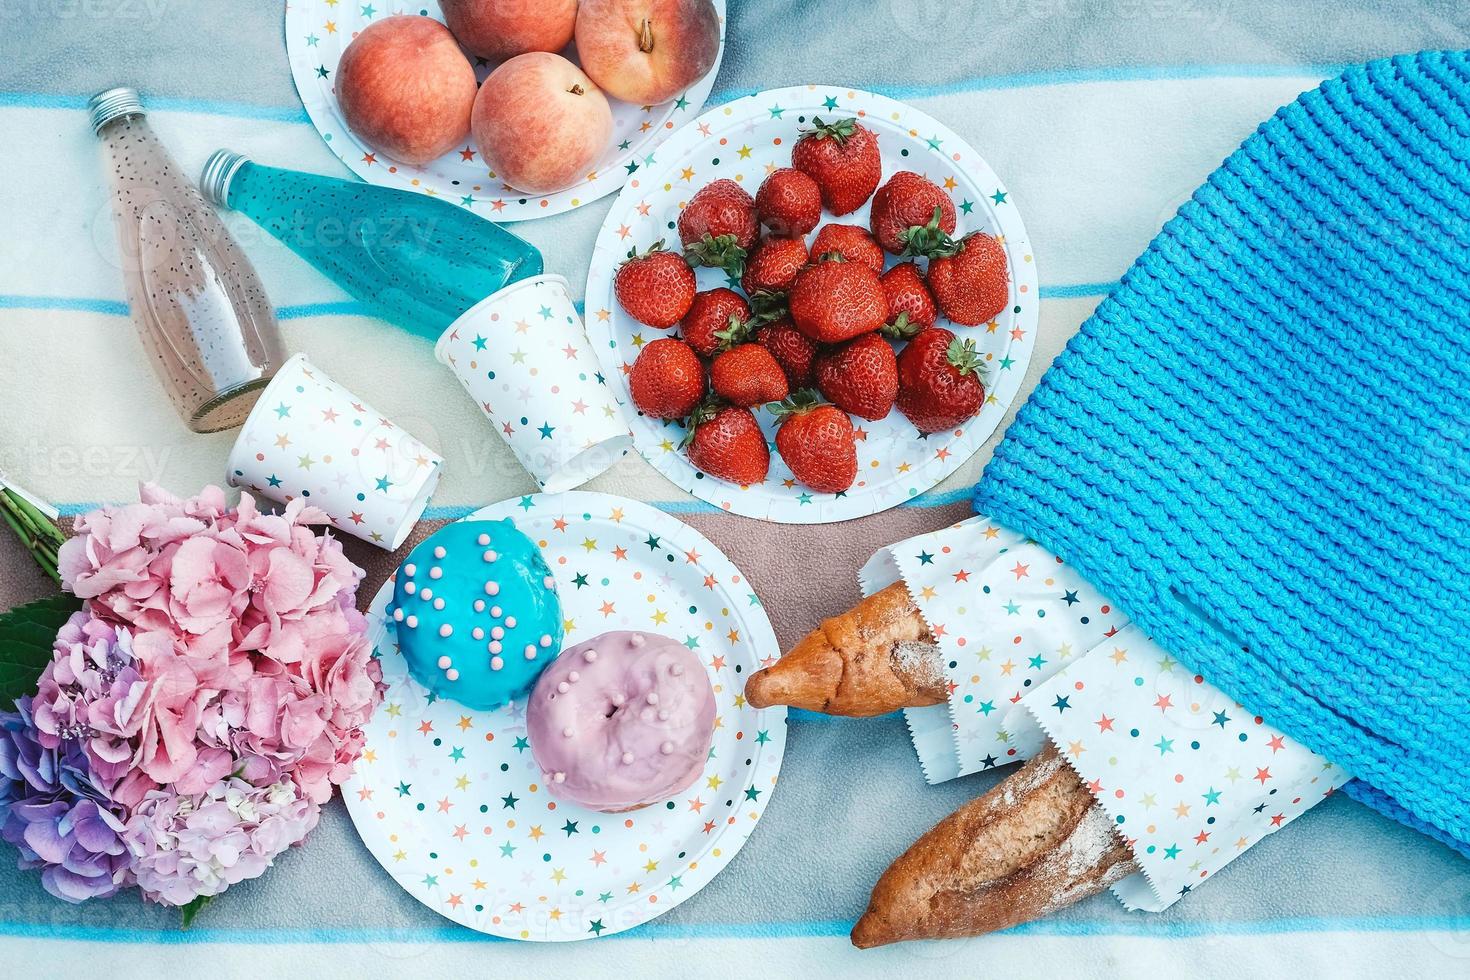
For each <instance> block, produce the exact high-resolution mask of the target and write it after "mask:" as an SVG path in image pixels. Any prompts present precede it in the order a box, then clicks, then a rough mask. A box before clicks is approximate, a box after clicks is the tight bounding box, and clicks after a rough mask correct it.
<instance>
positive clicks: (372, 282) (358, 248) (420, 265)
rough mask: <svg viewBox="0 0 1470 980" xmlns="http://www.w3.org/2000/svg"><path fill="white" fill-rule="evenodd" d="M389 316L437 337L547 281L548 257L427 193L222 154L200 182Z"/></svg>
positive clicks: (221, 203) (217, 200)
mask: <svg viewBox="0 0 1470 980" xmlns="http://www.w3.org/2000/svg"><path fill="white" fill-rule="evenodd" d="M199 186H200V189H201V190H202V191H203V192H204V196H205V197H206V198H207V199H209V200H210V201H211V202H213V203H214V204H215V205H216V206H218V207H223V208H228V209H230V210H234V211H239V212H241V213H242V214H245V215H247V216H249V217H250V219H251V220H253V221H254V222H255V223H256V224H258V225H260V226H261V227H262V228H264V229H265V230H266V231H267V232H269V233H270V234H271V235H272V236H274V237H275V238H277V239H279V240H280V241H281V242H282V243H284V244H285V245H286V246H287V247H288V248H290V249H291V250H292V251H293V252H295V253H296V254H297V255H299V256H301V257H302V258H303V259H305V260H306V261H307V262H310V263H311V264H312V265H313V266H315V267H316V268H317V269H318V270H319V271H320V272H322V273H323V274H324V275H326V276H327V277H328V278H329V279H331V280H332V281H333V282H335V283H337V285H339V286H341V287H342V288H343V289H344V290H345V291H347V292H348V293H350V294H351V295H352V296H353V297H355V298H356V299H358V300H359V301H361V302H362V303H364V304H366V305H367V306H368V307H370V308H371V309H372V311H373V312H374V313H375V314H377V315H378V316H381V317H382V318H383V319H385V320H388V321H390V322H392V323H395V324H397V325H398V326H400V327H403V328H404V329H406V330H408V331H410V332H411V333H414V334H417V335H419V336H422V337H425V338H427V339H428V340H430V341H434V340H437V339H438V338H439V336H440V334H442V333H443V332H444V330H445V329H446V328H447V327H448V326H449V325H450V324H451V323H452V322H454V320H455V319H457V318H458V317H459V315H460V314H462V313H464V312H465V311H466V310H468V309H469V308H470V307H471V306H474V305H475V304H476V303H478V302H479V301H480V300H482V299H484V298H485V297H486V296H489V295H490V294H491V293H493V292H496V291H497V290H500V289H502V288H504V287H505V286H508V285H510V284H511V283H513V282H518V281H520V280H522V279H527V278H530V277H532V276H536V275H540V274H541V271H542V262H541V253H540V252H539V251H537V250H536V249H535V248H534V247H533V246H531V245H530V244H528V243H527V242H525V241H523V240H522V239H520V238H519V237H517V236H515V235H513V234H511V233H510V232H508V231H506V230H505V229H504V228H501V227H500V226H499V225H496V224H494V223H492V222H490V221H487V220H485V219H484V218H481V217H478V216H477V215H475V214H473V213H471V212H470V211H468V210H467V209H465V208H461V207H459V206H457V205H454V204H450V203H449V202H447V201H444V200H441V199H439V198H437V197H432V196H430V195H427V194H420V193H414V192H411V191H403V190H397V189H395V188H392V187H380V186H378V185H376V184H369V183H364V182H362V181H354V180H339V179H337V178H335V177H324V176H321V175H319V174H309V173H302V172H300V171H295V170H283V169H280V168H277V167H267V166H263V165H261V164H258V163H255V162H253V161H251V160H249V159H247V158H246V157H245V156H243V155H241V154H239V153H232V152H231V151H229V150H217V151H215V153H214V154H213V155H212V156H211V157H210V158H209V160H208V162H207V163H206V164H205V165H204V170H203V172H202V173H201V175H200V178H199Z"/></svg>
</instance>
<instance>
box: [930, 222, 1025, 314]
mask: <svg viewBox="0 0 1470 980" xmlns="http://www.w3.org/2000/svg"><path fill="white" fill-rule="evenodd" d="M929 255H930V258H929V291H930V292H931V293H933V294H934V301H935V302H936V303H938V304H939V312H941V313H943V314H944V315H945V316H947V317H949V318H950V319H951V320H953V321H954V322H955V323H962V324H964V325H965V326H969V327H973V326H977V325H979V324H981V323H988V322H989V321H991V320H994V319H995V318H996V317H997V316H999V315H1000V312H1001V310H1004V309H1005V308H1006V304H1007V303H1008V302H1010V271H1009V269H1008V267H1007V264H1006V250H1005V246H1003V245H1001V243H1000V242H999V241H997V240H996V239H994V238H992V237H990V236H989V235H987V234H985V233H984V232H981V231H976V232H971V233H970V234H968V235H966V236H965V237H964V238H961V239H960V240H959V241H957V242H956V241H952V240H950V239H949V237H948V236H945V239H944V241H943V242H941V243H940V244H939V245H937V246H936V247H935V248H934V249H932V250H931V251H930V253H929Z"/></svg>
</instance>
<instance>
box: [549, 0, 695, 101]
mask: <svg viewBox="0 0 1470 980" xmlns="http://www.w3.org/2000/svg"><path fill="white" fill-rule="evenodd" d="M576 34H577V60H578V61H580V62H581V63H582V70H583V71H585V72H586V73H587V74H588V75H589V76H590V77H591V78H592V80H593V81H595V82H596V83H597V84H598V85H601V86H602V87H603V89H604V90H605V91H606V92H607V94H608V95H611V96H612V97H613V98H615V99H622V100H623V101H624V102H631V103H633V104H634V105H657V104H658V103H660V102H666V101H668V100H669V99H672V98H673V97H674V96H676V95H678V94H679V93H680V92H682V91H684V90H685V89H687V88H688V87H689V86H691V85H693V84H694V83H695V82H697V81H698V80H699V79H701V78H703V77H704V75H705V73H706V72H708V71H709V70H710V68H711V66H713V65H714V63H715V58H716V57H718V56H719V52H720V15H719V14H718V13H717V12H716V10H715V5H714V4H713V3H712V2H711V0H582V5H581V7H579V8H578V10H577V32H576Z"/></svg>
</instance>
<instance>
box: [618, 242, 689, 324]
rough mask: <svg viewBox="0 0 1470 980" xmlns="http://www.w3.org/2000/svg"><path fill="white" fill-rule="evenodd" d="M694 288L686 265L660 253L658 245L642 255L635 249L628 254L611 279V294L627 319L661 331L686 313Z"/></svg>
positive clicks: (678, 258) (680, 258)
mask: <svg viewBox="0 0 1470 980" xmlns="http://www.w3.org/2000/svg"><path fill="white" fill-rule="evenodd" d="M696 285H697V284H696V283H695V280H694V270H693V269H691V268H689V263H688V262H685V261H684V257H683V256H682V255H679V254H677V253H675V252H666V251H664V243H663V242H662V241H657V242H654V243H653V244H652V245H650V246H649V247H648V250H647V251H646V252H643V253H642V254H640V253H639V252H638V250H637V249H636V248H635V249H633V250H632V251H630V252H629V253H628V260H627V261H626V262H624V263H623V264H622V265H620V266H619V267H618V273H617V275H616V276H615V277H614V278H613V291H614V292H616V293H617V296H618V302H619V303H621V304H623V309H625V310H627V311H628V315H629V316H631V317H632V318H633V319H635V320H637V321H639V322H640V323H646V324H648V325H649V326H650V327H659V328H661V329H663V328H668V327H672V326H673V325H674V324H676V323H678V322H679V318H680V317H682V316H683V315H684V314H685V313H688V312H689V305H690V304H691V303H693V302H694V290H695V288H696Z"/></svg>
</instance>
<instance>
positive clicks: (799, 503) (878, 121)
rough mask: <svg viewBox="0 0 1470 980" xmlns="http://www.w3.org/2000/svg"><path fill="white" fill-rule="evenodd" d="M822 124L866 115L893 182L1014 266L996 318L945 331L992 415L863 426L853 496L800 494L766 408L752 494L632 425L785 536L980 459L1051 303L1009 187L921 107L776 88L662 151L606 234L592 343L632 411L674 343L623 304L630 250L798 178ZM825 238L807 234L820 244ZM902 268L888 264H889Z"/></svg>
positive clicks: (712, 273) (676, 472) (597, 253)
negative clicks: (649, 353) (797, 154)
mask: <svg viewBox="0 0 1470 980" xmlns="http://www.w3.org/2000/svg"><path fill="white" fill-rule="evenodd" d="M814 116H820V117H821V118H822V119H823V120H825V121H829V122H830V121H831V120H833V119H839V118H843V117H856V118H857V119H859V120H860V121H861V122H862V123H863V124H864V125H865V126H867V127H868V128H870V129H872V130H873V131H874V132H875V133H876V134H877V136H878V145H879V148H880V150H881V152H882V157H883V180H884V181H887V180H888V178H889V177H891V176H892V175H893V174H894V173H896V172H898V171H900V170H913V171H916V172H918V173H920V174H923V175H924V176H926V177H928V178H929V179H930V180H932V181H934V183H936V184H938V185H939V186H940V187H942V188H944V189H945V190H946V191H947V192H948V193H949V194H950V196H951V197H952V198H953V199H954V204H955V210H956V213H957V215H958V218H959V222H958V227H957V229H956V232H955V237H959V236H960V235H963V234H967V233H969V232H971V231H985V232H988V233H989V234H991V235H996V236H999V237H1000V238H1001V240H1002V241H1003V243H1004V245H1005V249H1006V254H1007V257H1008V259H1009V261H1010V279H1011V283H1010V297H1009V299H1010V302H1009V303H1008V304H1007V306H1006V308H1005V310H1004V311H1003V312H1002V313H1001V314H1000V315H999V316H998V317H996V318H995V319H994V320H992V321H991V322H990V323H987V324H983V325H981V326H978V327H963V326H957V325H955V324H953V323H950V322H949V321H948V320H945V319H943V318H941V319H940V320H939V321H938V323H939V325H940V326H943V327H946V328H947V329H950V330H952V331H954V332H955V333H956V334H957V335H958V336H960V337H962V338H969V339H973V340H974V341H975V344H976V346H977V347H978V348H979V350H980V352H981V354H982V355H983V357H984V359H985V390H986V400H985V404H984V407H983V408H982V409H981V410H980V413H979V414H978V415H976V416H975V417H974V418H972V419H970V421H968V422H966V423H965V424H964V425H962V426H959V427H957V428H955V429H953V430H950V431H947V432H940V433H935V434H933V435H930V436H924V435H922V434H921V433H919V431H918V430H917V429H915V428H914V427H913V425H911V424H910V423H909V421H908V420H907V419H905V418H904V417H903V415H902V414H900V413H899V412H898V410H897V409H894V410H893V411H891V412H889V414H888V417H887V418H884V419H882V420H880V421H877V422H868V421H864V420H863V419H858V418H854V419H853V422H854V427H855V428H856V431H857V438H858V443H857V451H858V473H857V480H856V482H855V483H854V484H853V486H852V487H851V488H850V489H849V490H847V491H846V492H845V493H840V494H830V493H817V492H815V491H812V490H808V489H807V488H806V487H803V486H802V485H801V484H799V483H797V482H796V480H795V479H794V478H793V477H792V475H791V470H790V469H789V468H787V466H786V464H785V463H784V462H783V461H782V460H781V458H780V456H779V455H777V454H775V453H774V447H775V439H774V437H775V430H776V425H775V419H774V417H773V416H772V415H771V413H770V412H769V411H768V410H766V409H765V408H762V409H760V410H758V411H757V412H756V418H758V419H759V420H760V423H761V428H762V429H763V430H764V431H765V433H766V436H767V441H768V442H769V443H770V444H771V446H772V449H773V453H772V456H771V468H770V472H769V473H768V474H767V476H766V479H765V481H764V482H763V483H760V484H756V485H753V486H749V487H739V486H735V485H734V484H731V483H726V482H725V481H723V480H719V479H716V478H714V477H710V476H707V475H705V474H704V473H701V472H699V470H698V469H696V468H695V466H694V465H693V464H692V463H690V462H689V459H688V457H686V456H685V454H684V452H683V451H682V450H681V449H680V448H679V443H680V441H681V440H682V439H683V437H684V429H683V427H682V426H681V424H680V423H678V422H664V421H661V420H659V419H654V418H648V417H646V416H643V415H641V414H640V415H638V416H636V417H634V418H633V419H632V420H631V421H632V423H633V435H634V439H635V440H636V443H637V446H638V450H639V452H641V453H642V454H643V456H644V458H646V459H647V460H648V461H649V462H650V463H652V464H653V465H654V466H655V467H657V468H658V470H659V471H660V472H661V473H663V474H664V475H665V476H667V477H668V478H669V479H670V480H673V481H674V482H675V483H676V484H678V485H679V486H681V487H683V488H684V489H685V490H688V491H689V492H690V493H692V494H694V495H695V496H696V497H699V498H700V499H702V500H705V501H708V502H709V503H711V504H714V505H715V506H716V507H719V508H721V509H722V510H726V511H729V512H731V513H735V514H743V515H745V516H747V517H758V518H761V519H764V520H769V521H777V522H780V523H786V524H823V523H828V522H831V521H845V520H851V519H852V518H855V517H864V516H866V515H868V514H875V513H877V512H878V511H882V510H887V509H888V508H890V507H893V506H896V505H897V504H900V503H903V502H904V501H905V500H909V499H911V498H913V497H916V496H918V495H919V494H921V493H923V492H924V491H925V490H928V489H930V488H931V487H933V486H934V485H935V484H937V483H939V482H940V481H941V480H943V479H944V478H945V477H947V476H949V475H950V474H951V473H953V472H954V471H955V470H956V469H958V468H959V467H960V465H961V464H963V463H964V462H965V461H966V460H967V459H969V458H970V457H971V456H973V455H974V454H975V451H976V450H978V449H979V448H980V447H981V446H982V445H983V444H984V442H985V440H986V439H988V438H989V437H990V435H991V433H993V432H994V431H995V428H996V426H997V425H999V424H1000V420H1001V418H1002V417H1003V416H1004V415H1005V411H1006V407H1007V406H1009V405H1010V403H1011V401H1012V399H1014V398H1015V397H1016V393H1017V392H1018V391H1019V390H1020V387H1021V380H1022V379H1023V378H1024V377H1025V375H1026V365H1027V364H1028V363H1029V362H1030V360H1031V351H1032V349H1033V347H1034V346H1035V342H1036V323H1037V317H1038V313H1039V299H1040V295H1039V291H1038V287H1037V277H1036V263H1035V261H1033V258H1032V255H1031V245H1030V243H1029V239H1028V238H1027V237H1026V227H1025V225H1024V224H1023V223H1022V221H1021V216H1020V213H1019V212H1018V211H1017V209H1016V205H1015V204H1014V203H1013V202H1012V201H1011V199H1010V195H1009V193H1008V192H1007V191H1006V189H1005V185H1004V184H1002V183H1001V182H1000V179H999V178H998V177H997V176H996V175H995V173H994V171H992V170H991V169H990V167H989V165H987V164H986V162H985V161H984V160H983V159H981V157H980V155H979V154H978V153H976V152H975V150H974V148H973V147H971V146H970V145H969V144H968V143H967V142H965V141H964V140H963V139H961V138H960V137H959V136H957V135H956V134H955V133H954V132H952V131H951V130H950V129H948V128H947V127H945V126H944V125H942V124H941V123H939V122H937V121H935V120H934V119H932V118H931V117H929V116H928V115H926V114H924V113H922V112H920V111H919V110H917V109H915V108H913V107H912V106H908V105H905V104H903V103H902V102H896V101H894V100H893V99H889V98H885V97H884V96H881V95H875V94H873V93H871V92H863V91H859V90H856V89H848V88H837V87H832V86H821V85H801V86H796V87H793V88H782V89H772V90H770V91H767V92H761V93H759V94H757V95H752V96H749V97H747V98H743V99H739V100H737V101H735V102H731V103H730V104H728V105H724V106H720V107H718V108H715V109H711V110H709V111H708V112H706V113H704V114H703V115H702V116H700V117H699V118H698V119H696V120H695V121H694V122H693V123H691V124H690V125H688V126H686V127H685V128H683V129H681V130H679V131H678V132H677V133H675V134H674V135H673V136H672V137H671V138H670V139H669V141H668V142H667V143H665V144H664V145H663V146H662V147H661V148H660V149H659V153H658V163H657V166H655V167H651V168H649V169H648V170H647V171H645V172H641V173H638V174H635V175H633V176H632V177H630V178H629V180H628V183H627V185H626V186H625V187H624V188H623V192H622V194H621V195H620V196H619V197H618V199H617V201H616V202H615V203H614V204H613V207H612V211H611V212H609V214H608V216H607V221H606V222H605V223H604V224H603V226H602V232H601V234H600V235H599V236H598V238H597V245H596V247H595V248H594V249H593V253H592V264H591V267H590V269H589V271H588V274H587V317H586V320H587V331H588V334H589V336H590V337H591V339H592V346H593V349H594V350H596V351H597V355H598V357H599V358H600V360H601V362H602V365H603V370H604V373H605V374H607V375H608V377H609V378H615V379H618V380H617V381H616V382H614V383H616V384H617V385H618V386H619V388H620V392H619V396H620V397H622V398H626V399H628V401H629V404H631V397H630V396H629V394H628V379H627V372H628V370H629V369H630V368H631V366H632V363H633V361H634V360H635V359H636V358H637V356H638V351H639V349H640V348H641V347H642V346H643V344H645V343H647V342H649V341H651V340H654V339H656V338H658V337H661V336H665V335H666V332H665V331H662V330H656V329H654V328H652V327H647V326H644V325H643V324H641V323H639V322H638V321H636V320H634V319H633V318H632V317H630V316H629V315H628V314H627V313H626V312H625V311H624V310H623V309H622V307H621V306H620V305H619V304H618V302H617V298H616V296H615V295H614V293H613V277H614V275H615V274H616V273H617V269H618V266H619V264H621V262H622V261H623V260H624V259H625V258H626V257H627V255H628V251H629V249H632V248H635V247H636V248H638V249H639V250H642V249H645V248H647V247H648V246H649V245H651V244H653V243H654V242H655V241H658V240H659V239H663V240H665V241H667V242H670V243H673V244H677V243H678V237H679V236H678V232H677V230H676V227H675V226H676V223H677V221H678V218H679V212H680V211H681V210H682V209H683V207H684V205H685V204H686V203H688V200H689V198H690V197H692V196H693V195H694V193H695V192H696V191H698V190H699V189H700V188H701V187H703V186H705V185H706V184H709V183H711V182H712V181H715V180H719V179H720V178H725V177H727V178H730V179H732V180H735V181H738V182H740V184H741V185H742V186H744V187H745V189H746V190H748V191H749V192H750V193H751V194H752V195H754V194H755V191H756V189H757V188H758V187H759V186H760V184H761V181H763V180H764V179H765V177H766V175H767V174H768V173H770V172H771V171H772V170H774V169H776V168H778V167H789V166H791V147H792V145H793V144H794V143H795V142H796V140H797V138H798V137H799V136H800V135H801V131H802V130H803V129H806V128H810V127H811V125H812V119H813V117H814ZM868 210H869V209H868V205H866V204H864V205H863V207H862V208H860V209H859V210H857V211H855V212H853V213H852V214H848V215H843V216H842V217H841V218H833V217H832V216H831V215H830V214H828V213H825V212H824V213H823V216H822V223H823V224H827V223H829V222H834V221H836V222H841V223H843V224H857V225H861V226H862V227H864V228H866V227H867V226H868ZM818 230H820V226H819V229H818ZM816 234H817V232H815V231H814V232H812V233H811V234H810V235H808V236H807V242H808V244H810V243H811V241H812V239H814V238H815V237H816ZM896 261H897V260H896V259H894V258H893V257H892V256H890V257H889V258H888V263H889V265H890V266H891V265H892V264H893V263H894V262H896ZM920 264H921V265H922V264H923V261H922V260H921V261H920ZM698 278H699V288H700V289H702V290H703V289H712V288H714V287H715V286H723V285H733V286H734V287H735V288H737V289H738V288H739V286H738V283H734V284H732V283H729V282H727V281H726V277H725V274H724V273H723V272H721V271H720V270H718V269H699V270H698ZM674 332H677V328H675V331H674Z"/></svg>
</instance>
